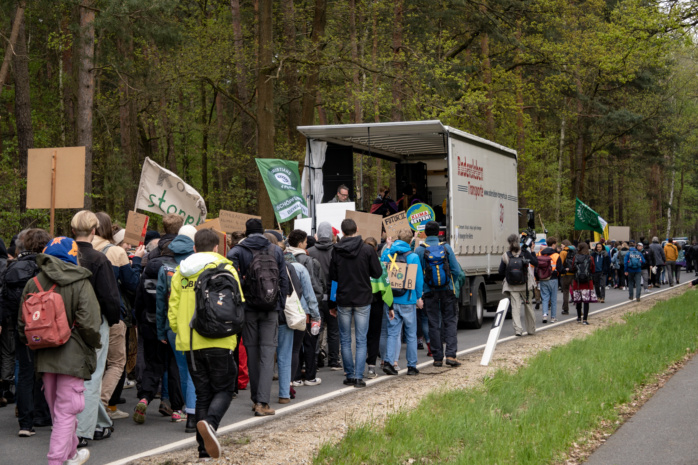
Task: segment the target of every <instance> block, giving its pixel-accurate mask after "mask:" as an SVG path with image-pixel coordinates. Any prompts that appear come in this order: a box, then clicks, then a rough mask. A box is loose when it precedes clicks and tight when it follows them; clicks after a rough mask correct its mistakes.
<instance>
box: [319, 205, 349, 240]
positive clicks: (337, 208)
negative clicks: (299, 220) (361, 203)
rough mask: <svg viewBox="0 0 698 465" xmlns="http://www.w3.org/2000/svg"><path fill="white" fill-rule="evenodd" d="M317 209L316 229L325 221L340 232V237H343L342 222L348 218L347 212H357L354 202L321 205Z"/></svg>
mask: <svg viewBox="0 0 698 465" xmlns="http://www.w3.org/2000/svg"><path fill="white" fill-rule="evenodd" d="M315 207H316V208H317V210H316V213H315V221H316V223H315V225H316V227H317V225H319V224H320V223H322V222H323V221H327V222H328V223H330V224H331V225H332V227H333V228H335V229H337V230H338V231H339V235H340V237H341V236H342V235H343V234H342V221H344V218H345V217H346V214H347V213H346V212H347V210H356V204H355V203H354V202H334V203H319V204H317V205H315Z"/></svg>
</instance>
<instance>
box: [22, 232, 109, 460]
mask: <svg viewBox="0 0 698 465" xmlns="http://www.w3.org/2000/svg"><path fill="white" fill-rule="evenodd" d="M36 264H37V266H38V267H39V274H38V275H37V276H36V277H35V278H34V279H32V280H30V281H28V282H27V285H26V286H25V287H24V292H23V293H22V302H24V301H25V300H26V299H27V298H29V295H30V294H33V293H36V292H40V291H43V290H49V289H51V288H52V287H53V286H54V285H55V286H56V287H55V289H54V292H55V293H57V294H58V295H60V296H61V298H62V300H63V304H64V306H65V316H66V317H67V319H68V325H69V326H70V327H71V328H73V329H72V331H71V333H70V338H69V339H68V341H67V342H66V343H65V344H63V345H61V346H59V347H53V348H44V349H38V350H36V351H34V369H35V371H36V373H37V374H38V375H40V376H41V378H42V380H43V382H44V396H45V397H46V402H47V403H48V406H49V409H50V410H51V417H52V418H53V429H52V431H51V440H50V444H49V450H48V454H47V458H48V463H49V465H65V464H68V465H77V464H82V463H85V462H86V461H87V459H89V457H90V452H89V451H88V450H86V449H81V450H79V451H78V449H77V448H78V436H77V432H76V427H77V424H78V422H77V415H78V413H80V412H81V411H82V410H83V409H84V408H85V395H84V391H85V381H86V380H89V379H91V377H92V375H93V373H94V371H95V366H96V365H97V355H96V352H95V350H96V349H98V348H100V347H101V335H100V324H101V320H102V317H101V315H100V312H99V302H98V300H97V297H96V295H95V292H94V290H93V288H92V286H91V285H90V280H89V278H90V276H91V274H92V273H90V272H89V271H88V270H87V269H85V268H83V267H81V266H78V245H77V244H76V243H75V241H73V240H72V239H70V238H67V237H56V238H55V239H53V240H51V241H50V242H49V243H48V245H47V246H46V248H45V249H44V253H42V254H40V255H38V256H37V258H36ZM110 272H111V270H110ZM112 276H113V275H112ZM24 329H25V322H24V319H23V318H19V319H18V320H17V331H18V333H19V337H20V340H21V341H22V342H23V343H25V344H26V343H27V336H26V334H25V333H24Z"/></svg>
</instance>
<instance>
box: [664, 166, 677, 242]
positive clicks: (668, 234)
mask: <svg viewBox="0 0 698 465" xmlns="http://www.w3.org/2000/svg"><path fill="white" fill-rule="evenodd" d="M670 163H671V187H670V188H669V206H667V209H666V236H664V237H672V234H671V208H672V206H673V204H674V184H675V182H676V167H675V166H674V155H673V153H672V156H671V161H670Z"/></svg>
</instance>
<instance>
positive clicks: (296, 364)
mask: <svg viewBox="0 0 698 465" xmlns="http://www.w3.org/2000/svg"><path fill="white" fill-rule="evenodd" d="M304 336H305V331H294V332H293V354H292V355H291V377H292V378H293V381H295V380H296V373H299V372H300V371H301V347H302V346H303V337H304Z"/></svg>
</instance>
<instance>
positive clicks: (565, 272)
mask: <svg viewBox="0 0 698 465" xmlns="http://www.w3.org/2000/svg"><path fill="white" fill-rule="evenodd" d="M570 250H574V252H575V253H577V249H576V248H575V247H574V246H573V245H566V246H565V247H564V248H563V249H562V252H560V261H561V262H562V268H561V269H560V272H561V273H560V275H561V276H574V272H573V271H572V269H571V268H566V267H565V261H566V260H567V253H568V252H569V251H570Z"/></svg>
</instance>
